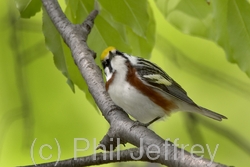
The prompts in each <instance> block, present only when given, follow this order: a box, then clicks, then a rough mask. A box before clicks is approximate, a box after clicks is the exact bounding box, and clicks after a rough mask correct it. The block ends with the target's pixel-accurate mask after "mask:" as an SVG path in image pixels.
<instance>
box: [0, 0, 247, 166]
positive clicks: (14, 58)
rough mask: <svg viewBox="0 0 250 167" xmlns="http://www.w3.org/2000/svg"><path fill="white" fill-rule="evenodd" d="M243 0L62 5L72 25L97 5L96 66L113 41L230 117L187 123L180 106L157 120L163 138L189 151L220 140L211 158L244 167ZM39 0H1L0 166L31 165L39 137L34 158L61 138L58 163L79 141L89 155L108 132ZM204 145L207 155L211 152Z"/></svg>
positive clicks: (93, 35)
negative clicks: (146, 59) (178, 110)
mask: <svg viewBox="0 0 250 167" xmlns="http://www.w3.org/2000/svg"><path fill="white" fill-rule="evenodd" d="M243 1H244V0H240V1H236V0H232V1H218V2H217V1H209V2H210V5H208V1H205V0H204V1H198V0H191V1H184V0H183V1H171V0H155V1H154V0H149V1H148V2H147V1H143V0H140V1H133V0H120V1H112V3H111V1H107V0H99V1H94V0H89V1H83V0H74V1H72V0H66V1H60V2H61V5H62V8H63V9H65V14H66V15H67V17H68V19H69V20H70V21H71V22H73V23H81V22H82V21H83V20H84V18H85V17H86V16H87V15H88V13H89V12H91V11H92V10H93V9H94V8H98V9H100V15H98V17H97V19H96V20H95V26H94V28H93V31H92V32H91V34H90V36H89V39H88V44H89V46H90V48H91V49H93V50H94V51H95V52H96V53H97V56H98V58H97V60H96V62H97V64H99V55H100V54H101V52H102V50H103V49H105V48H106V47H107V46H110V45H112V46H115V47H116V48H118V49H119V50H121V51H124V52H127V53H131V54H133V55H137V56H140V57H144V58H150V59H151V60H152V61H153V62H155V63H157V64H158V65H159V66H161V67H162V68H163V69H164V70H165V71H166V72H167V73H168V74H169V75H170V76H172V77H173V78H174V79H175V80H176V81H178V83H180V84H181V85H182V86H183V88H185V89H186V90H187V92H188V93H189V96H190V97H192V98H193V100H194V101H196V102H197V103H198V104H200V105H202V106H204V107H207V108H210V109H212V110H214V111H216V112H219V113H221V114H223V115H225V116H227V117H228V120H225V121H222V122H215V121H213V120H205V119H206V118H203V117H201V118H200V117H195V119H189V116H188V115H187V114H185V113H182V112H179V113H177V114H173V115H172V116H171V118H169V119H167V121H166V122H158V123H155V124H154V125H152V127H151V128H152V129H153V130H154V131H156V133H157V134H159V135H160V136H161V137H163V138H165V139H168V138H170V139H171V140H172V141H174V140H175V139H176V138H179V141H178V144H180V145H181V144H185V145H186V144H189V145H190V146H189V147H186V149H187V150H189V151H190V149H191V146H192V145H193V144H196V143H200V144H203V145H205V144H209V146H210V148H211V149H212V151H213V150H214V148H215V146H216V144H219V148H218V150H217V152H216V156H215V161H217V162H221V163H223V164H228V165H234V166H248V164H250V160H249V149H248V148H249V143H250V142H249V141H250V133H249V130H250V129H249V127H250V123H249V120H248V119H249V118H250V117H249V116H250V114H249V112H248V110H249V107H250V103H249V98H250V87H249V86H250V81H249V78H248V77H247V75H246V74H245V73H243V72H242V71H241V70H240V69H239V68H238V66H239V67H240V68H241V69H242V70H243V71H245V72H246V73H248V72H249V64H250V62H249V53H250V52H249V47H247V46H249V41H250V40H249V33H248V32H250V28H249V21H248V20H247V19H246V18H247V17H249V15H250V14H249V11H250V10H248V9H249V3H248V2H247V1H244V2H243ZM39 2H40V1H36V0H34V1H31V0H23V1H22V0H16V1H15V3H14V2H13V1H9V2H8V3H6V2H0V4H1V5H2V6H3V8H2V10H1V12H0V19H1V23H2V24H1V25H0V29H1V31H0V33H1V39H0V43H1V50H0V69H1V70H0V95H1V96H0V100H1V103H0V136H1V137H0V166H7V167H8V166H11V167H12V166H20V165H27V164H32V163H33V162H32V159H31V157H32V156H31V146H32V143H33V142H34V140H35V139H36V142H35V145H34V149H33V155H34V160H35V162H36V163H44V162H50V161H55V160H57V153H58V150H57V149H58V146H57V144H56V140H57V141H58V143H59V144H60V149H61V155H60V159H61V160H63V159H69V158H72V157H73V156H74V140H76V139H77V138H84V139H87V140H89V143H87V142H86V141H79V142H78V145H77V147H78V148H84V147H86V146H89V149H87V150H86V151H82V152H79V153H78V154H77V156H86V155H90V154H92V153H93V152H94V151H95V150H94V149H95V145H96V144H98V142H99V141H100V140H101V139H102V137H103V135H105V133H106V131H107V130H108V128H109V125H108V123H107V122H106V121H105V119H104V118H103V117H102V115H101V114H98V113H97V112H95V108H94V107H93V106H94V103H93V100H92V98H91V97H90V94H89V93H88V89H87V86H86V85H85V82H84V80H83V79H82V78H81V75H80V73H79V71H78V70H77V67H76V66H75V65H74V61H73V60H72V58H71V55H70V50H69V49H68V48H67V46H66V45H65V44H64V42H63V40H62V39H61V37H60V36H59V34H58V33H57V31H56V29H55V28H54V27H53V25H52V23H51V22H50V20H49V18H48V16H47V15H46V14H45V13H43V14H42V13H41V12H40V13H37V12H39V11H40V7H39V5H41V4H40V3H39ZM225 4H226V5H225ZM15 6H16V7H17V8H16V7H15ZM17 9H18V10H19V11H20V13H19V12H18V10H17ZM236 9H237V10H236ZM229 11H230V12H229ZM35 14H36V15H35ZM34 15H35V16H34ZM31 16H34V17H31ZM30 17H31V18H30ZM22 18H30V19H28V20H25V19H22ZM174 27H176V28H174ZM178 29H179V30H178ZM43 33H44V35H45V37H44V35H43ZM194 36H199V37H202V38H197V37H194ZM209 40H212V41H213V42H211V41H209ZM46 47H47V48H48V49H49V50H50V51H52V53H53V56H52V54H51V52H49V51H48V50H47V49H46ZM150 55H151V57H150ZM226 57H227V58H228V59H229V60H230V61H232V62H235V63H237V64H238V66H237V65H235V64H231V63H229V62H228V61H227V60H226ZM55 67H56V68H57V69H59V70H60V71H61V73H62V74H63V75H61V73H60V72H58V70H57V69H56V68H55ZM64 76H66V78H67V79H66V80H65V77H64ZM66 83H68V84H69V85H70V87H71V89H73V90H74V93H73V92H72V91H71V89H70V88H69V86H68V85H67V84H66ZM73 84H76V85H77V87H74V86H73ZM79 88H80V89H79ZM86 96H87V98H88V100H87V98H86ZM89 101H90V102H91V103H92V105H91V103H90V102H89ZM55 139H56V140H55ZM44 144H49V145H51V147H52V149H50V148H49V147H44V149H43V150H42V154H43V156H44V157H49V156H50V155H52V158H50V159H47V160H44V159H42V158H41V156H40V155H39V151H40V149H41V146H43V145H44ZM128 147H130V146H127V147H126V148H128ZM244 148H245V149H244ZM204 151H205V152H206V155H207V152H208V150H204ZM129 164H131V165H134V166H137V165H138V166H145V163H138V162H131V163H129ZM114 165H116V166H118V165H119V166H120V165H121V164H113V165H112V166H114ZM127 165H128V163H125V164H124V166H127ZM103 166H104V165H103ZM105 166H111V165H105Z"/></svg>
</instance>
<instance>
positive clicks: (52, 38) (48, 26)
mask: <svg viewBox="0 0 250 167" xmlns="http://www.w3.org/2000/svg"><path fill="white" fill-rule="evenodd" d="M42 28H43V34H44V36H45V43H46V46H47V47H48V49H49V50H50V51H51V52H52V53H53V55H54V57H53V58H54V63H55V65H56V67H57V68H58V69H59V70H60V71H61V72H62V73H63V75H64V76H65V77H66V78H68V81H67V83H68V84H69V86H70V87H71V89H72V90H73V91H74V90H75V89H74V84H73V82H72V81H71V80H70V77H69V72H68V71H69V70H68V65H67V62H66V55H67V54H68V53H69V51H68V50H67V47H66V46H65V43H64V42H63V40H62V38H61V36H60V34H59V32H58V31H57V29H56V28H55V26H54V24H53V23H52V22H51V20H50V18H49V16H48V14H47V13H46V11H45V10H44V11H43V27H42Z"/></svg>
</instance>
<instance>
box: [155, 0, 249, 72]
mask: <svg viewBox="0 0 250 167" xmlns="http://www.w3.org/2000/svg"><path fill="white" fill-rule="evenodd" d="M155 2H156V4H157V6H158V8H159V9H160V11H161V12H162V14H163V15H164V16H165V18H166V19H167V20H168V21H169V22H170V23H172V24H173V25H174V26H175V27H177V28H178V29H179V30H181V31H182V32H184V33H186V34H190V35H195V36H200V37H202V38H205V39H209V40H212V41H214V42H216V43H217V44H218V45H220V46H221V47H222V48H223V49H224V51H225V52H226V55H227V58H228V60H229V61H231V62H233V63H237V64H238V66H239V67H240V68H241V70H242V71H244V72H246V73H247V75H248V76H250V47H249V46H250V20H249V18H250V4H249V2H248V1H246V0H224V1H211V2H210V5H209V4H208V3H206V1H200V0H188V1H176V0H155Z"/></svg>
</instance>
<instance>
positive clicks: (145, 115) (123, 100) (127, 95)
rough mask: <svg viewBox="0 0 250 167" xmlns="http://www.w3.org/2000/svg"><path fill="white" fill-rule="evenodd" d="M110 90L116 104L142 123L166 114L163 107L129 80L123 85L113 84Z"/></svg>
mask: <svg viewBox="0 0 250 167" xmlns="http://www.w3.org/2000/svg"><path fill="white" fill-rule="evenodd" d="M115 85H117V86H115ZM108 92H109V94H110V97H111V99H112V100H113V101H114V102H115V104H117V105H118V106H120V107H121V108H123V110H125V111H126V112H127V113H128V114H129V115H131V116H132V117H134V118H135V119H136V120H138V121H140V122H142V123H148V122H150V121H152V120H153V119H155V118H157V117H164V116H165V112H164V110H163V109H162V108H161V107H158V106H157V105H156V104H155V103H153V102H152V101H151V100H150V99H149V98H148V97H146V96H144V95H143V94H142V93H140V92H139V91H137V90H136V89H135V88H134V87H133V86H131V85H130V84H129V83H128V82H125V83H123V86H120V84H112V86H110V87H109V91H108Z"/></svg>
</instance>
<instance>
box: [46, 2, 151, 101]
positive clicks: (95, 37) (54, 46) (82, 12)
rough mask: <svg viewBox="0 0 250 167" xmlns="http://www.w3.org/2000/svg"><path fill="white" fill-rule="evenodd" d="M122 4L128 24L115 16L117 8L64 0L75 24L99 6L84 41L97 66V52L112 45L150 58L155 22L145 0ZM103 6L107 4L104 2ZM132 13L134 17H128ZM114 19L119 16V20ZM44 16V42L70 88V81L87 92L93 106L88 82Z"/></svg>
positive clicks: (99, 52)
mask: <svg viewBox="0 0 250 167" xmlns="http://www.w3.org/2000/svg"><path fill="white" fill-rule="evenodd" d="M103 2H104V1H103ZM107 2H108V3H109V4H111V3H114V2H111V1H107ZM115 2H116V1H115ZM123 3H126V4H127V8H126V9H128V11H126V12H128V13H129V14H128V15H127V16H126V17H128V18H129V17H132V20H131V22H129V23H128V22H126V19H128V18H126V19H124V18H121V17H120V16H119V17H117V16H116V15H120V13H119V12H118V11H116V12H118V13H114V11H112V12H113V13H112V12H110V10H109V8H108V9H106V8H104V7H103V6H102V5H100V4H98V2H97V1H95V0H88V1H85V0H74V1H71V0H67V1H66V10H65V14H66V16H67V18H68V19H69V20H70V21H71V22H72V23H75V24H81V23H82V22H83V21H84V19H85V18H86V17H87V16H88V14H89V13H90V12H91V11H92V10H93V9H95V8H96V6H98V7H99V8H100V10H101V11H100V14H99V15H98V16H97V18H96V19H95V25H94V27H93V29H92V31H91V33H90V35H89V37H88V40H87V42H88V46H89V47H90V48H91V49H92V50H94V51H95V52H96V53H97V56H98V58H97V60H96V63H97V64H98V65H100V60H99V55H100V54H101V53H102V51H103V50H104V49H105V48H107V47H108V46H115V47H116V48H117V49H118V50H120V51H123V52H127V53H129V54H132V53H133V54H136V55H137V56H141V57H149V56H150V53H151V51H152V49H153V46H154V42H155V39H154V37H155V21H154V17H153V13H152V10H151V8H150V6H149V5H148V3H147V2H146V1H141V3H137V2H134V1H130V0H129V1H123ZM105 5H107V3H106V1H105ZM136 5H138V9H137V11H135V8H136ZM144 7H145V8H144ZM126 12H125V13H126ZM131 14H132V15H133V16H131ZM142 15H143V16H142ZM114 18H117V19H122V21H121V20H116V19H114ZM43 19H44V25H43V30H44V34H45V37H46V38H45V39H46V44H47V46H48V48H49V49H50V50H51V51H52V53H53V54H54V60H55V64H56V66H57V68H58V69H59V70H60V71H62V73H63V74H64V75H65V76H66V77H67V78H68V83H69V85H70V86H71V88H72V89H73V84H76V85H77V86H78V87H79V88H80V89H81V90H83V91H84V92H85V93H86V96H87V98H88V100H89V101H90V102H91V103H92V104H93V105H94V106H95V103H94V101H93V99H92V97H91V95H90V94H89V92H88V88H87V85H86V83H85V82H84V80H83V78H82V76H81V75H80V72H79V70H78V68H77V66H76V65H75V63H74V61H73V59H72V56H71V54H70V51H69V49H68V47H67V46H66V45H65V44H64V42H63V40H62V39H61V37H60V35H59V34H58V32H57V30H56V29H55V27H54V25H53V24H52V23H51V21H50V20H49V18H48V16H47V15H45V14H44V18H43ZM141 19H142V20H141ZM132 25H133V26H132ZM139 31H140V32H139Z"/></svg>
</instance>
